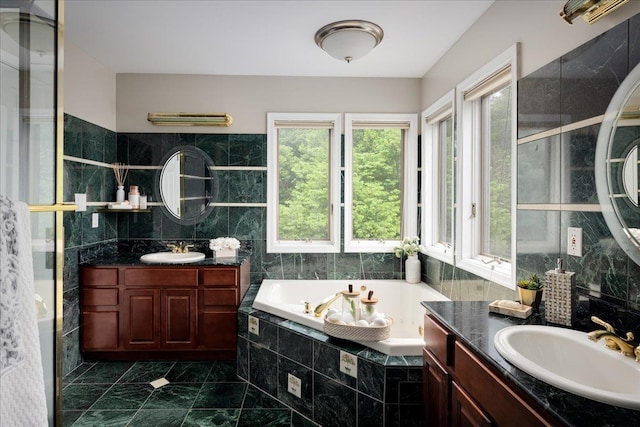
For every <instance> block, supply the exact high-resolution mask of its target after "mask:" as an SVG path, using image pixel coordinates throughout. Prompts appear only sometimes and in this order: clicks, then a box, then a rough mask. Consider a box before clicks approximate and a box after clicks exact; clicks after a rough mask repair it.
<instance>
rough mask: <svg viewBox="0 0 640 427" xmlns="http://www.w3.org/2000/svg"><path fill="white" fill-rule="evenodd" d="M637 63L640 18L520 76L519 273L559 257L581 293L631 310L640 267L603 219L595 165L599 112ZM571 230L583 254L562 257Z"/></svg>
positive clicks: (638, 294) (636, 305)
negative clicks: (578, 234)
mask: <svg viewBox="0 0 640 427" xmlns="http://www.w3.org/2000/svg"><path fill="white" fill-rule="evenodd" d="M638 63H640V15H636V16H634V17H633V18H631V19H629V20H628V21H626V22H623V23H621V24H619V25H617V26H616V27H614V28H612V29H610V30H609V31H607V32H605V33H603V34H602V35H600V36H598V37H596V38H594V39H593V40H591V41H589V42H587V43H585V44H584V45H582V46H580V47H578V48H576V49H574V50H573V51H571V52H568V53H567V54H565V55H563V56H562V57H560V58H558V59H556V60H555V61H552V62H551V63H549V64H547V65H545V66H543V67H542V68H540V69H539V70H537V71H534V72H533V73H531V74H530V75H528V76H525V77H523V78H521V79H520V80H519V81H518V138H519V140H518V159H517V162H518V164H517V169H518V211H517V236H518V242H517V269H518V271H517V273H518V277H523V276H527V275H529V274H531V273H538V274H541V273H544V272H545V271H547V270H550V269H551V268H553V267H554V266H555V260H556V258H557V257H561V258H563V259H564V260H565V261H566V263H565V266H566V268H567V270H569V271H575V272H576V273H577V277H576V278H577V283H578V287H579V290H580V292H582V293H583V294H591V295H592V296H595V297H597V298H601V299H603V300H605V301H610V302H612V303H613V304H615V305H617V306H619V307H621V308H628V309H631V310H634V311H639V310H640V267H639V266H638V265H636V264H635V263H634V262H633V261H632V260H631V259H630V258H629V257H628V256H627V255H626V254H625V253H624V251H623V250H622V249H621V248H620V246H619V245H618V243H617V242H616V241H615V240H614V239H613V236H612V234H611V232H610V231H609V229H608V227H607V225H606V223H605V220H604V217H603V216H602V209H601V207H600V204H599V202H598V198H597V195H596V191H595V189H596V186H595V170H594V162H595V150H596V143H597V139H598V132H599V131H600V125H601V123H602V118H603V117H602V115H603V114H604V112H605V110H606V108H607V106H608V105H609V102H610V101H611V98H612V97H613V95H614V93H615V91H616V90H617V89H618V86H619V85H620V84H621V83H622V81H623V80H624V78H625V77H626V76H627V74H628V73H629V71H630V70H632V69H633V68H634V67H635V66H636V65H637V64H638ZM568 227H580V228H582V229H583V256H582V257H581V258H579V257H574V256H567V228H568ZM610 320H612V319H610Z"/></svg>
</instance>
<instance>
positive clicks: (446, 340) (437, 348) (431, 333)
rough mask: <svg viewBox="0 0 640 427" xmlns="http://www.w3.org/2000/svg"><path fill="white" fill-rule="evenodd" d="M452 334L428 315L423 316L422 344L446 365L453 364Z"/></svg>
mask: <svg viewBox="0 0 640 427" xmlns="http://www.w3.org/2000/svg"><path fill="white" fill-rule="evenodd" d="M453 340H454V336H453V334H452V333H451V332H449V331H448V330H446V329H444V328H443V327H442V326H440V324H439V323H438V322H437V321H436V320H435V319H433V318H432V317H431V316H430V315H428V314H425V316H424V344H425V347H426V348H428V349H429V350H431V352H432V353H433V355H434V356H436V357H437V358H438V359H439V360H440V361H441V362H443V363H445V364H446V365H448V366H451V365H452V364H453V360H452V357H451V356H452V354H451V353H452V352H451V351H450V349H451V348H452V343H453Z"/></svg>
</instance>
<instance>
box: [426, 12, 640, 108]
mask: <svg viewBox="0 0 640 427" xmlns="http://www.w3.org/2000/svg"><path fill="white" fill-rule="evenodd" d="M565 3H566V0H561V1H556V0H554V1H541V0H528V1H508V0H496V2H495V3H494V4H493V5H492V6H491V7H490V8H489V9H488V10H487V11H486V12H485V13H484V14H483V15H482V16H481V17H480V18H479V19H478V20H477V21H476V23H475V24H474V25H473V26H472V27H471V28H470V29H469V30H468V31H467V32H466V33H465V34H464V35H463V36H462V37H461V38H460V39H459V40H458V42H457V43H456V44H455V45H454V46H453V47H452V48H451V49H450V50H449V51H447V53H446V55H444V56H443V57H442V58H441V59H440V61H438V63H436V65H435V66H433V67H432V68H431V69H430V70H429V71H428V72H427V73H426V74H425V75H424V77H423V79H422V108H423V109H424V108H427V107H428V106H429V105H431V104H432V103H433V102H434V101H436V100H438V99H439V98H440V97H441V96H442V95H444V94H445V93H446V92H447V91H449V90H451V89H452V88H454V87H455V86H456V84H458V83H460V82H462V81H463V80H464V79H466V78H467V77H468V76H470V75H471V74H472V73H473V72H474V71H475V70H477V69H479V68H480V67H482V66H483V65H484V64H486V63H488V62H489V61H490V60H491V59H493V58H494V57H496V56H497V55H498V54H500V53H501V52H503V51H504V50H506V49H507V48H508V47H509V46H511V45H513V44H515V43H519V44H520V64H519V66H520V73H519V77H524V76H526V75H527V74H530V73H531V72H533V71H535V70H537V69H538V68H540V67H542V66H543V65H545V64H548V63H549V62H551V61H553V60H554V59H556V58H558V57H560V56H562V55H563V54H565V53H567V52H569V51H571V50H573V49H574V48H576V47H578V46H580V45H582V44H583V43H585V42H587V41H589V40H591V39H592V38H594V37H596V36H597V35H599V34H602V33H604V32H605V31H607V30H608V29H610V28H613V27H615V26H616V25H617V24H619V23H620V22H622V21H624V20H626V19H628V18H630V17H632V16H634V15H636V14H637V13H640V1H630V2H628V3H627V4H625V5H623V6H622V7H621V8H619V9H618V10H616V11H614V12H613V13H611V14H610V15H608V16H605V17H604V18H602V19H600V20H599V21H597V22H596V23H594V24H587V23H586V22H584V21H583V20H582V18H578V19H577V20H575V21H574V23H573V24H571V25H569V24H568V23H566V22H565V21H564V20H562V18H560V16H559V15H558V12H559V11H560V9H561V8H562V6H563V5H564V4H565Z"/></svg>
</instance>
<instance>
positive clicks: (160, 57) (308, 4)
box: [65, 0, 493, 77]
mask: <svg viewBox="0 0 640 427" xmlns="http://www.w3.org/2000/svg"><path fill="white" fill-rule="evenodd" d="M492 3H493V0H491V1H488V0H444V1H436V0H427V1H365V0H356V1H338V0H334V1H316V0H306V1H300V0H284V1H267V0H265V1H244V0H234V1H214V0H155V1H153V0H66V1H65V39H66V40H67V41H70V42H71V43H73V44H74V45H76V46H78V47H79V48H80V49H82V50H83V51H84V52H86V53H87V54H88V55H90V56H91V57H93V58H94V59H96V60H98V61H99V62H101V63H102V64H104V65H105V66H107V67H108V68H109V69H111V70H112V71H114V72H116V73H176V74H218V75H261V76H350V77H422V76H423V75H424V73H425V72H426V71H427V70H429V68H430V67H431V66H433V65H434V64H435V63H436V62H437V61H438V59H439V58H440V57H441V56H442V55H443V54H444V53H445V52H446V51H447V50H448V49H449V48H450V47H451V46H452V45H453V44H454V43H455V42H456V40H458V38H459V37H460V36H461V35H462V34H463V33H464V32H465V31H466V30H467V29H468V28H469V27H470V26H471V25H472V24H473V23H474V22H475V21H476V20H477V19H478V17H480V15H482V13H483V12H484V11H485V10H486V9H487V8H488V7H489V6H490V5H491V4H492ZM344 19H363V20H367V21H372V22H374V23H376V24H378V25H380V26H381V27H382V28H383V30H384V33H385V34H384V39H383V41H382V43H381V44H380V45H379V46H377V47H376V48H375V49H374V50H373V51H372V52H370V53H369V54H368V55H367V56H365V57H364V58H361V59H359V60H356V61H353V62H351V63H350V64H347V63H346V62H341V61H338V60H336V59H333V58H332V57H330V56H329V55H328V54H327V53H325V52H324V51H322V50H321V49H320V48H319V47H317V46H316V44H315V42H314V39H313V37H314V34H315V32H316V31H317V30H318V29H319V28H321V27H322V26H324V25H326V24H328V23H330V22H334V21H340V20H344Z"/></svg>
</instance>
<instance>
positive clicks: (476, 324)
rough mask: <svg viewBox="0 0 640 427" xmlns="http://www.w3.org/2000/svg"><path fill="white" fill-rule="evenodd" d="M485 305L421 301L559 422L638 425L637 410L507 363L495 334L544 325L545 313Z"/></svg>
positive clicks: (482, 302) (639, 420)
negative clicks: (525, 314) (519, 315)
mask: <svg viewBox="0 0 640 427" xmlns="http://www.w3.org/2000/svg"><path fill="white" fill-rule="evenodd" d="M488 305H489V301H442V302H437V301H423V302H422V306H423V307H424V308H426V309H427V311H429V312H430V313H431V314H433V315H434V316H435V317H436V318H437V319H438V320H440V321H441V322H442V323H443V324H445V325H446V326H448V327H449V328H450V329H451V331H452V332H454V333H455V334H456V336H457V338H459V339H460V341H462V342H463V343H465V344H467V345H468V346H469V347H470V348H471V349H473V350H475V351H476V352H477V353H478V354H479V355H480V357H481V358H482V359H484V360H485V361H486V362H488V363H489V364H490V365H491V366H493V367H495V368H496V369H497V370H498V371H500V372H502V373H503V374H504V375H505V376H506V377H508V378H509V379H510V380H512V381H513V382H514V383H515V385H516V386H517V387H519V388H520V389H522V391H524V392H525V393H526V394H528V395H529V396H531V397H532V398H533V399H534V400H535V401H537V402H538V403H539V404H540V405H541V406H542V407H543V408H545V409H547V410H548V411H549V412H550V413H551V414H553V415H555V417H556V418H557V419H558V421H559V422H560V423H563V424H565V425H568V426H576V427H582V426H631V425H640V411H634V410H631V409H625V408H619V407H617V406H612V405H607V404H604V403H600V402H596V401H594V400H591V399H587V398H584V397H581V396H577V395H575V394H572V393H569V392H566V391H564V390H560V389H559V388H556V387H554V386H551V385H549V384H546V383H544V382H542V381H540V380H537V379H536V378H534V377H532V376H531V375H529V374H527V373H525V372H523V371H521V370H520V369H518V368H516V367H515V366H513V365H511V364H510V363H509V362H507V361H506V360H505V359H504V358H502V356H500V354H499V353H498V352H497V350H496V349H495V347H494V345H493V338H494V335H495V333H496V332H497V331H499V330H500V329H502V328H505V327H507V326H512V325H526V324H529V325H544V324H545V320H544V313H543V312H540V313H537V314H534V315H532V316H530V317H529V318H528V319H516V318H512V317H508V316H503V315H501V314H496V313H490V312H489V309H488ZM554 326H556V325H554ZM567 357H580V354H571V349H567ZM621 357H623V356H621ZM594 369H602V370H606V366H601V367H596V366H594Z"/></svg>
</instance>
